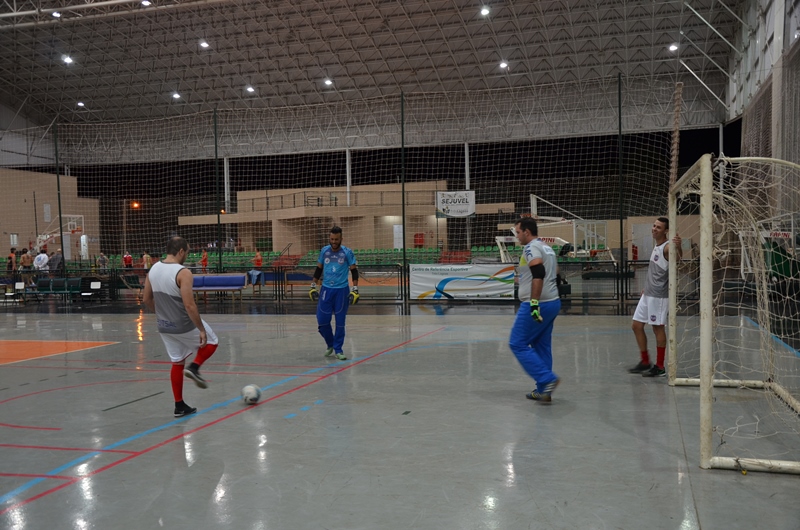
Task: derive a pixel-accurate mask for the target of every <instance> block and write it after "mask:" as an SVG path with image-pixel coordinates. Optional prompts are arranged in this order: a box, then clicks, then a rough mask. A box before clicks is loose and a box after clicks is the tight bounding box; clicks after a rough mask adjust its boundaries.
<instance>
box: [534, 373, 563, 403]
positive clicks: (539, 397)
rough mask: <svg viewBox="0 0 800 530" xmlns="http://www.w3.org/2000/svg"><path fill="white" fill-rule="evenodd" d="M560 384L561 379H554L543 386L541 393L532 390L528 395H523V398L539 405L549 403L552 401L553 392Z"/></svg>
mask: <svg viewBox="0 0 800 530" xmlns="http://www.w3.org/2000/svg"><path fill="white" fill-rule="evenodd" d="M560 382H561V379H554V380H552V381H550V382H549V383H547V384H546V385H544V388H542V391H541V392H539V391H538V390H533V391H532V392H531V393H530V394H525V397H526V398H528V399H532V400H534V401H538V402H539V403H550V402H551V401H553V390H555V389H556V387H557V386H558V384H559V383H560Z"/></svg>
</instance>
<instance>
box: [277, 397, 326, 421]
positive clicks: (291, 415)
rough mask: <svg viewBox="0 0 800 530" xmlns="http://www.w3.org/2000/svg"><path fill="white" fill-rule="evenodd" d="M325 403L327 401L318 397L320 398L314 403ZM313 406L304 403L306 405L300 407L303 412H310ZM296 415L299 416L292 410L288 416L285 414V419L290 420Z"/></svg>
mask: <svg viewBox="0 0 800 530" xmlns="http://www.w3.org/2000/svg"><path fill="white" fill-rule="evenodd" d="M323 403H325V400H324V399H318V400H316V401H315V402H314V405H321V404H323ZM312 406H313V405H304V406H302V407H300V410H302V411H303V412H308V411H309V410H311V407H312ZM296 417H297V414H296V413H294V412H291V413H289V414H287V415H286V416H284V417H283V419H285V420H290V419H292V418H296Z"/></svg>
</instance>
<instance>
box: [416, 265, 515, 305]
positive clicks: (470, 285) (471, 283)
mask: <svg viewBox="0 0 800 530" xmlns="http://www.w3.org/2000/svg"><path fill="white" fill-rule="evenodd" d="M412 267H413V266H412ZM473 267H474V266H467V267H464V268H466V269H468V270H469V269H472V268H473ZM426 268H427V267H426ZM417 272H422V274H425V272H427V273H430V272H432V271H424V272H423V271H414V270H412V291H417V292H416V293H414V292H412V293H411V294H412V296H414V295H416V296H415V298H416V299H417V300H424V299H432V300H439V299H442V298H445V299H449V300H455V299H467V298H483V299H491V298H495V299H498V298H513V297H514V266H513V265H512V266H504V267H503V268H501V269H499V270H495V271H494V272H493V273H491V274H487V273H481V272H476V273H474V274H465V275H462V276H446V277H444V278H436V283H435V284H434V285H433V289H428V290H425V291H422V292H419V290H418V289H415V288H414V287H417V286H418V284H419V283H421V282H424V283H427V281H426V280H428V281H430V280H434V278H432V277H430V276H427V277H419V278H417V276H418V274H415V273H417ZM439 272H442V271H439ZM418 280H421V282H420V281H418ZM428 285H430V283H428Z"/></svg>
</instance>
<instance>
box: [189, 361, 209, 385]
mask: <svg viewBox="0 0 800 530" xmlns="http://www.w3.org/2000/svg"><path fill="white" fill-rule="evenodd" d="M183 375H185V376H186V377H188V378H189V379H191V380H192V381H194V384H196V385H197V386H199V387H200V388H208V382H207V381H206V380H205V379H203V378H202V377H201V376H200V367H199V366H197V363H192V364H190V365H189V366H188V367H187V368H186V369H185V370H184V371H183Z"/></svg>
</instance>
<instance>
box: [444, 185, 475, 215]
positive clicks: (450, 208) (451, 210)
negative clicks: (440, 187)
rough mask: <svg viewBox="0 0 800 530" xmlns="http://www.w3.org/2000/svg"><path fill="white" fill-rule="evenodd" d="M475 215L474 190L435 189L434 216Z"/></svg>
mask: <svg viewBox="0 0 800 530" xmlns="http://www.w3.org/2000/svg"><path fill="white" fill-rule="evenodd" d="M471 215H475V192H474V191H437V192H436V217H438V218H440V219H441V218H448V217H469V216H471Z"/></svg>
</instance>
